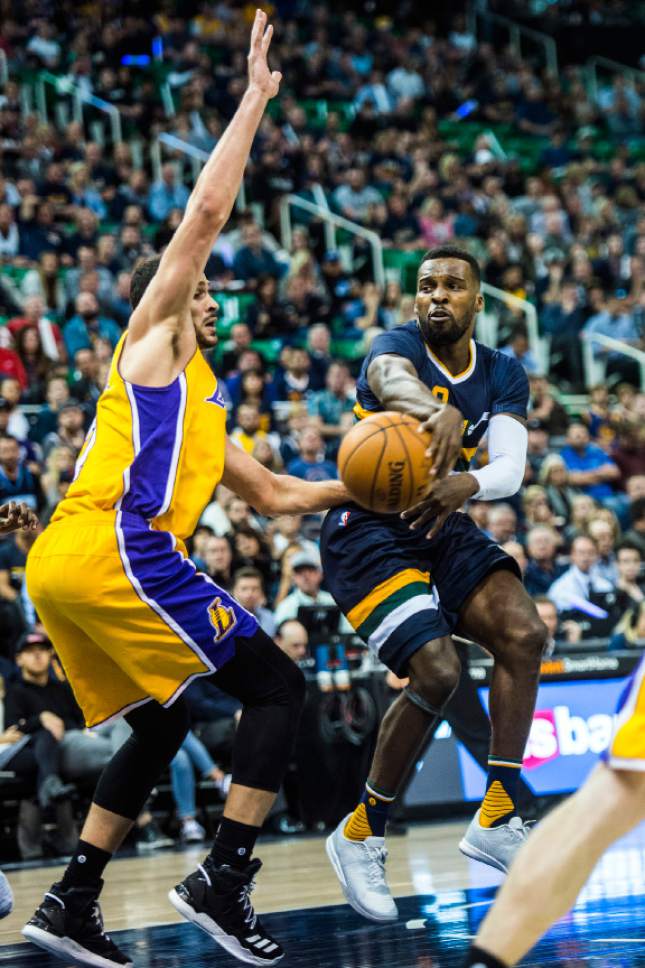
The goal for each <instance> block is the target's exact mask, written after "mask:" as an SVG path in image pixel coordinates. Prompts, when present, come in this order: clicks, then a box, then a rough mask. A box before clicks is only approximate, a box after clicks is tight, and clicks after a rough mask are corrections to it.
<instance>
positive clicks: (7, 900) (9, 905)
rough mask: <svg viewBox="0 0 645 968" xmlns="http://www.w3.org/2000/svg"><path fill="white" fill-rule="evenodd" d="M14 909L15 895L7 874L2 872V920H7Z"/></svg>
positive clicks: (0, 909) (0, 878)
mask: <svg viewBox="0 0 645 968" xmlns="http://www.w3.org/2000/svg"><path fill="white" fill-rule="evenodd" d="M12 909H13V893H12V891H11V886H10V884H9V881H8V880H7V876H6V874H4V873H3V872H2V871H0V918H6V917H7V915H8V914H11V911H12Z"/></svg>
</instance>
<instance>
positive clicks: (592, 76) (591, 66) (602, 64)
mask: <svg viewBox="0 0 645 968" xmlns="http://www.w3.org/2000/svg"><path fill="white" fill-rule="evenodd" d="M599 68H602V69H603V70H604V71H606V72H607V73H608V74H622V75H623V76H624V77H626V78H628V80H630V81H631V82H632V84H634V85H636V84H637V83H638V82H639V81H640V82H641V83H643V81H645V71H639V70H637V68H635V67H629V66H628V65H627V64H621V63H620V62H619V61H615V60H610V59H609V58H608V57H590V58H589V60H588V61H587V63H586V64H585V68H584V71H585V82H586V88H587V94H588V95H589V97H590V98H591V99H592V100H593V101H597V100H598V94H599V91H600V84H599V81H598V70H599Z"/></svg>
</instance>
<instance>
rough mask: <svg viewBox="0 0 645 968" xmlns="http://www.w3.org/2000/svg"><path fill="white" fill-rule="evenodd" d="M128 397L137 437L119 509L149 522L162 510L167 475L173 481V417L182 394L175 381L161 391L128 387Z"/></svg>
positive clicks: (175, 427)
mask: <svg viewBox="0 0 645 968" xmlns="http://www.w3.org/2000/svg"><path fill="white" fill-rule="evenodd" d="M128 397H129V398H130V405H131V406H132V408H133V411H134V412H133V414H132V419H133V425H136V426H137V427H138V434H137V435H135V437H136V439H135V458H134V460H133V461H132V464H131V465H130V481H129V487H128V492H127V494H125V495H124V496H123V499H122V501H121V508H122V509H123V510H124V511H129V512H131V513H136V514H140V515H141V516H142V517H143V518H146V519H148V520H149V519H151V518H154V517H155V516H156V515H157V514H159V513H160V511H161V509H162V508H163V506H164V503H165V500H166V489H167V485H168V480H169V478H170V477H171V475H172V476H173V478H174V470H173V468H174V466H176V457H177V451H176V447H175V444H176V437H177V415H178V413H179V412H180V411H181V410H182V409H183V407H182V400H183V392H182V387H181V384H180V380H179V379H177V380H175V381H174V382H173V383H171V384H170V386H167V387H162V388H156V387H154V388H153V387H140V386H133V385H132V384H128Z"/></svg>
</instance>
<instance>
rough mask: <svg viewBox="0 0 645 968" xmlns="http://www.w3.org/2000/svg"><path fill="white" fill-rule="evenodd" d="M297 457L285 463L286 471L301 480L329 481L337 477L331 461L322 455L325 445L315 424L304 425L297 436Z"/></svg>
mask: <svg viewBox="0 0 645 968" xmlns="http://www.w3.org/2000/svg"><path fill="white" fill-rule="evenodd" d="M298 450H299V457H296V458H294V460H292V461H290V462H289V464H288V465H287V473H288V474H292V475H293V476H294V477H300V478H301V479H302V480H303V481H330V480H335V479H336V478H337V477H338V470H337V468H336V465H335V464H334V462H333V461H330V460H327V459H326V458H325V457H324V453H325V446H324V444H323V439H322V436H321V433H320V430H319V428H318V427H317V426H316V425H315V424H310V425H309V426H307V427H304V428H303V429H302V431H301V432H300V436H299V438H298Z"/></svg>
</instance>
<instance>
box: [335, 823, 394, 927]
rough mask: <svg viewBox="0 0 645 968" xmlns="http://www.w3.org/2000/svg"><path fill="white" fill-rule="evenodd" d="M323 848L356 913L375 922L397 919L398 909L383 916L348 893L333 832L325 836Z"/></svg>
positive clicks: (383, 922)
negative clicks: (394, 912)
mask: <svg viewBox="0 0 645 968" xmlns="http://www.w3.org/2000/svg"><path fill="white" fill-rule="evenodd" d="M325 850H326V851H327V856H328V857H329V862H330V864H331V866H332V867H333V868H334V872H335V874H336V877H337V878H338V881H339V883H340V889H341V891H342V892H343V896H344V897H345V900H346V901H347V903H348V904H349V906H350V907H352V908H354V910H355V911H356V913H357V914H360V915H362V916H363V917H364V918H367V920H368V921H375V922H376V923H377V924H389V923H391V922H392V921H396V920H397V919H398V916H399V912H398V911H397V912H396V914H392V915H385V916H384V915H382V914H375V913H374V912H373V911H370V910H369V908H365V907H363V905H362V904H361V902H360V901H358V900H357V899H356V898H355V897H354V895H353V894H351V893H350V890H349V885H348V883H347V881H346V880H345V875H344V873H343V865H342V864H341V862H340V857H339V856H338V852H337V850H336V845H335V844H334V834H330V836H329V837H328V838H327V840H326V842H325Z"/></svg>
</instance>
